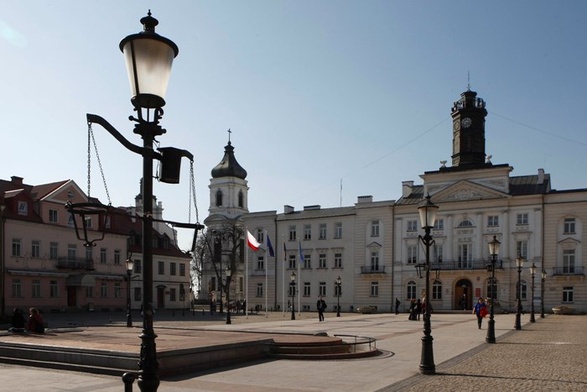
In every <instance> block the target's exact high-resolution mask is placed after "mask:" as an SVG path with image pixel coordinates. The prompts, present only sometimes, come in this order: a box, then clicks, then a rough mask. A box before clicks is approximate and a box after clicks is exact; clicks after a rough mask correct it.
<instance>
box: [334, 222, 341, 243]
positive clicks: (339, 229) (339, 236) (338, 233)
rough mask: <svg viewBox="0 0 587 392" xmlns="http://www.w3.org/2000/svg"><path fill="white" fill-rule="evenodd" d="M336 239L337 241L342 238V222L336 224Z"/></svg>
mask: <svg viewBox="0 0 587 392" xmlns="http://www.w3.org/2000/svg"><path fill="white" fill-rule="evenodd" d="M334 238H335V239H341V238H342V223H340V222H338V223H335V224H334Z"/></svg>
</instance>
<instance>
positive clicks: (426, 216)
mask: <svg viewBox="0 0 587 392" xmlns="http://www.w3.org/2000/svg"><path fill="white" fill-rule="evenodd" d="M418 212H419V214H420V223H421V226H422V228H423V229H424V236H419V238H420V240H421V241H422V243H423V244H424V246H425V247H426V293H425V295H426V297H425V298H424V305H425V307H426V310H425V312H424V336H422V353H421V358H420V373H422V374H435V373H436V366H435V365H434V352H433V346H432V341H433V340H434V338H433V337H432V334H431V332H432V327H431V325H430V295H429V294H430V247H431V246H432V245H433V244H434V240H433V239H432V235H431V234H430V231H431V230H432V228H433V227H434V222H435V221H436V213H437V212H438V206H437V205H435V204H434V203H432V201H430V195H428V196H426V200H424V202H423V203H422V204H420V206H419V207H418Z"/></svg>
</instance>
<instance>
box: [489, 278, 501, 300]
mask: <svg viewBox="0 0 587 392" xmlns="http://www.w3.org/2000/svg"><path fill="white" fill-rule="evenodd" d="M486 291H487V292H486V297H487V298H491V297H492V296H493V299H497V293H498V291H497V279H495V282H494V283H493V287H491V278H489V279H487V289H486Z"/></svg>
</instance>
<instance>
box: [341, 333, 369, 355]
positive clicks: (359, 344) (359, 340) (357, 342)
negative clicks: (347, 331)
mask: <svg viewBox="0 0 587 392" xmlns="http://www.w3.org/2000/svg"><path fill="white" fill-rule="evenodd" d="M334 336H335V337H337V338H341V339H342V341H343V342H344V343H345V344H346V345H348V346H350V349H349V352H350V353H353V354H354V353H358V352H366V353H369V352H373V351H377V340H375V338H369V337H366V336H355V335H334Z"/></svg>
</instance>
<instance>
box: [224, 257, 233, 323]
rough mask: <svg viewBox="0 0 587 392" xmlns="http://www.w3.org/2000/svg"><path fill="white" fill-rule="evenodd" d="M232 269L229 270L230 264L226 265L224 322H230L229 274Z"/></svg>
mask: <svg viewBox="0 0 587 392" xmlns="http://www.w3.org/2000/svg"><path fill="white" fill-rule="evenodd" d="M231 274H232V271H231V270H230V265H229V266H228V267H226V285H225V287H226V324H232V321H231V320H230V276H231Z"/></svg>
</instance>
